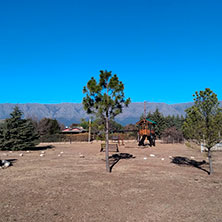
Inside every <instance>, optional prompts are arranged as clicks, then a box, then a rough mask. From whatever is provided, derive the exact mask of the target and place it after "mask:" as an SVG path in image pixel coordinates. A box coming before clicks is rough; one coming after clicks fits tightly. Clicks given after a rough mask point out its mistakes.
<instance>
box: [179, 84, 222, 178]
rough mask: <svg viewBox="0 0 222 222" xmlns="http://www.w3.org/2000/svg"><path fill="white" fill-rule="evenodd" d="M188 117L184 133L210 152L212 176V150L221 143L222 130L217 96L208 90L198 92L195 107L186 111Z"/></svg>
mask: <svg viewBox="0 0 222 222" xmlns="http://www.w3.org/2000/svg"><path fill="white" fill-rule="evenodd" d="M186 113H187V116H186V119H185V121H184V125H183V132H184V134H185V136H186V138H188V139H193V140H195V141H196V142H198V144H201V143H202V144H204V146H205V147H206V148H207V151H208V159H209V164H210V174H211V173H212V172H213V166H212V159H211V149H212V147H213V146H214V145H215V144H217V143H218V142H220V139H221V138H220V133H221V130H222V109H221V108H219V102H218V99H217V95H216V94H215V93H214V92H213V91H211V90H210V89H209V88H206V89H205V91H200V92H196V93H195V95H194V105H193V106H192V107H190V108H188V109H187V110H186Z"/></svg>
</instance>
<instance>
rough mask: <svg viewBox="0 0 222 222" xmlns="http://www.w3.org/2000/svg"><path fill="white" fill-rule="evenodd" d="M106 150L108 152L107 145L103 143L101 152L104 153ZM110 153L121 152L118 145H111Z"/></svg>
mask: <svg viewBox="0 0 222 222" xmlns="http://www.w3.org/2000/svg"><path fill="white" fill-rule="evenodd" d="M105 150H106V144H105V143H102V144H101V149H100V152H103V151H105ZM109 152H119V147H118V144H116V143H111V144H109Z"/></svg>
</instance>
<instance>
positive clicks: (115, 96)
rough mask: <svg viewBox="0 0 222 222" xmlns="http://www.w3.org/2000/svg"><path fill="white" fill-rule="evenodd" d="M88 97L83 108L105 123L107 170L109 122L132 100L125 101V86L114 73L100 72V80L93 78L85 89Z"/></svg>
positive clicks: (107, 168)
mask: <svg viewBox="0 0 222 222" xmlns="http://www.w3.org/2000/svg"><path fill="white" fill-rule="evenodd" d="M83 93H85V94H86V96H85V97H84V98H83V106H84V109H85V110H86V112H87V113H88V114H96V115H97V117H98V118H100V119H102V120H103V122H104V123H105V126H104V127H105V135H106V170H107V171H108V172H110V166H109V122H110V120H112V119H113V118H114V117H115V116H117V115H118V114H120V113H121V112H122V109H123V107H124V106H128V104H129V103H130V99H126V100H125V96H124V85H123V83H122V82H121V81H119V79H118V77H117V75H113V76H112V72H111V71H110V72H107V71H100V80H99V82H98V83H97V81H96V79H95V78H93V77H92V78H91V79H90V80H89V81H88V83H87V85H86V86H85V87H84V88H83Z"/></svg>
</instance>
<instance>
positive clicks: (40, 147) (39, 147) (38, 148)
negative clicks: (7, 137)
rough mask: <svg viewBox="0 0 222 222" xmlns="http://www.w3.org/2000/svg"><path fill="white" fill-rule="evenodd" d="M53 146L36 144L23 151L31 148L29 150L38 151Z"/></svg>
mask: <svg viewBox="0 0 222 222" xmlns="http://www.w3.org/2000/svg"><path fill="white" fill-rule="evenodd" d="M52 148H54V146H52V145H48V146H36V147H29V148H27V149H24V150H25V151H27V150H31V151H39V150H47V149H52Z"/></svg>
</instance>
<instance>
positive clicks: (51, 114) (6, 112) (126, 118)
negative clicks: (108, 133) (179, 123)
mask: <svg viewBox="0 0 222 222" xmlns="http://www.w3.org/2000/svg"><path fill="white" fill-rule="evenodd" d="M16 105H18V106H19V108H20V109H21V110H22V112H23V113H24V117H25V118H27V117H32V118H37V119H41V118H44V117H47V118H53V119H57V120H58V121H60V122H61V123H63V124H65V125H70V124H71V123H79V122H80V120H81V118H84V119H85V118H87V119H88V118H89V116H88V115H87V114H86V112H85V111H84V110H83V107H82V104H81V103H61V104H39V103H26V104H11V103H3V104H0V119H5V118H8V117H9V116H10V113H11V112H12V110H13V107H15V106H16ZM192 105H193V103H192V102H190V103H180V104H173V105H169V104H166V103H147V104H146V110H147V113H148V112H154V111H155V110H156V108H158V109H159V111H160V112H161V113H162V114H163V115H164V116H167V115H185V112H184V110H185V109H187V108H188V107H190V106H192ZM143 112H144V103H131V104H130V105H129V107H128V108H125V109H124V110H123V113H121V114H120V115H118V116H117V118H116V121H117V122H119V123H121V124H123V125H126V124H129V123H136V122H137V121H138V120H139V118H140V116H141V115H142V114H143Z"/></svg>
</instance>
